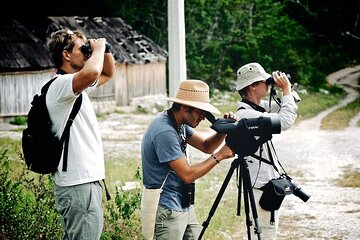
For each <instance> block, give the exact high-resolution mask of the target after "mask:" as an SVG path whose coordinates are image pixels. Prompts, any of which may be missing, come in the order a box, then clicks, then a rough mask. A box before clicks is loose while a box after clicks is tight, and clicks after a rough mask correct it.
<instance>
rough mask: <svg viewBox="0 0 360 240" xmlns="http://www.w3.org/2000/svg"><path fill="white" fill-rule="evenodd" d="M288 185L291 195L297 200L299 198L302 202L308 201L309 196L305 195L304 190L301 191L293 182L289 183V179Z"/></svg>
mask: <svg viewBox="0 0 360 240" xmlns="http://www.w3.org/2000/svg"><path fill="white" fill-rule="evenodd" d="M290 183H291V187H292V188H293V194H294V195H295V196H297V197H298V198H300V199H301V200H303V201H304V202H306V201H307V200H309V198H310V195H309V194H307V193H306V192H305V191H304V190H302V188H301V187H299V186H297V185H296V184H295V183H294V182H292V181H291V178H290Z"/></svg>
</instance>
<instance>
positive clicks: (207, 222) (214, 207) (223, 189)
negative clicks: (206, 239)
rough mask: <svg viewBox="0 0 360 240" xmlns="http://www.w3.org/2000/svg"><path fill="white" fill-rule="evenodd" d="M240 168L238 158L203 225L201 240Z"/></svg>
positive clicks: (232, 164) (232, 165) (233, 163)
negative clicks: (231, 180) (230, 182)
mask: <svg viewBox="0 0 360 240" xmlns="http://www.w3.org/2000/svg"><path fill="white" fill-rule="evenodd" d="M238 166H239V159H238V158H236V159H234V161H233V162H232V163H231V167H230V169H229V171H228V173H227V175H226V177H225V180H224V182H223V184H222V185H221V188H220V190H219V193H218V195H217V196H216V199H215V201H214V203H213V205H212V207H211V209H210V212H209V215H208V218H207V219H206V220H205V221H204V222H203V224H202V226H203V228H202V230H201V232H200V235H199V237H198V239H199V240H200V239H201V238H202V236H203V235H204V232H205V230H206V228H207V227H208V226H209V223H210V220H211V218H212V216H213V215H214V213H215V211H216V208H217V206H218V205H219V202H220V200H221V198H222V196H223V195H224V192H225V189H226V187H227V185H228V184H229V181H230V179H231V176H232V174H233V172H234V170H235V169H236V168H237V167H238Z"/></svg>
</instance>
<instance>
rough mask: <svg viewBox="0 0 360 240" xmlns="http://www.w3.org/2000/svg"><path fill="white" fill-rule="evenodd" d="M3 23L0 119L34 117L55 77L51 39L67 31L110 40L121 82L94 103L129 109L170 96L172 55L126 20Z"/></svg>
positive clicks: (116, 81) (6, 20)
mask: <svg viewBox="0 0 360 240" xmlns="http://www.w3.org/2000/svg"><path fill="white" fill-rule="evenodd" d="M0 20H1V22H2V24H1V25H0V118H1V117H12V116H21V115H26V114H27V113H28V111H29V109H30V107H31V104H30V103H31V100H32V98H33V95H34V94H36V93H39V91H40V89H41V86H42V85H43V84H45V83H46V82H47V81H48V80H49V79H50V78H51V77H52V76H53V75H54V74H55V68H54V64H53V62H52V59H51V57H50V52H49V50H48V48H47V46H46V37H47V36H48V35H49V34H50V33H51V32H53V31H55V30H57V29H60V28H63V27H67V28H69V29H71V30H75V29H79V30H81V31H83V32H84V33H85V35H86V36H87V37H88V38H98V37H105V38H106V40H107V41H108V42H109V43H110V44H111V45H112V52H113V54H114V57H115V60H116V70H117V71H116V76H115V79H113V80H112V81H110V82H109V83H107V84H106V85H104V86H103V87H101V88H99V89H98V90H97V92H96V93H95V94H93V95H91V98H92V99H93V101H96V102H100V103H101V102H111V103H113V105H114V106H127V105H129V104H130V101H131V99H132V98H137V97H142V96H148V95H166V60H167V52H166V51H165V50H163V49H162V48H161V47H159V46H158V45H157V44H155V43H154V42H153V41H152V40H151V39H149V38H148V37H146V36H144V35H142V34H140V33H138V32H136V31H135V30H133V29H132V28H131V26H129V25H128V24H126V23H125V22H124V21H123V20H122V19H121V18H106V17H94V18H90V17H47V18H44V19H43V20H42V21H40V22H39V21H37V22H35V23H31V21H30V20H29V21H26V19H24V18H23V19H14V18H2V19H0ZM30 23H31V24H30Z"/></svg>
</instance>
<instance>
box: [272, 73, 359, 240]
mask: <svg viewBox="0 0 360 240" xmlns="http://www.w3.org/2000/svg"><path fill="white" fill-rule="evenodd" d="M345 76H346V77H345ZM359 76H360V68H359V67H358V68H356V69H355V70H354V69H351V71H349V69H347V71H344V70H342V71H339V72H336V73H334V74H332V75H330V76H329V77H330V79H329V81H330V82H333V83H334V82H337V83H340V84H343V85H344V87H345V90H346V91H347V92H348V96H347V98H346V99H344V100H343V101H342V102H341V103H340V104H339V105H336V106H334V107H332V108H329V109H327V110H326V111H324V112H322V113H320V114H319V115H317V116H316V117H314V118H312V119H309V120H306V121H303V122H302V123H301V124H299V125H297V126H295V127H293V128H292V129H290V130H288V131H286V132H283V133H281V135H282V136H281V138H280V137H279V138H278V139H277V138H276V137H275V139H274V144H276V145H275V146H288V147H278V148H277V149H278V150H277V151H278V155H279V156H281V159H284V161H283V162H284V164H283V165H285V169H287V170H288V171H289V172H290V175H291V176H293V177H294V179H295V180H296V181H297V182H298V185H299V186H300V187H302V188H303V190H304V191H306V192H307V193H309V194H311V198H310V199H309V201H308V202H306V203H304V202H302V201H301V200H300V199H299V198H297V197H296V196H294V195H291V196H289V197H287V198H286V200H285V202H284V205H283V206H282V209H281V211H282V212H281V214H282V215H281V217H280V226H279V232H280V234H279V238H278V239H280V240H281V239H284V240H285V239H309V240H310V239H354V240H355V239H360V205H359V203H360V188H341V187H338V186H336V185H335V181H336V179H337V178H338V177H339V176H340V175H341V174H342V173H343V171H344V170H345V169H348V168H351V169H357V170H359V169H360V161H359V159H360V128H358V127H355V123H356V121H358V119H359V117H360V114H358V115H357V116H356V117H355V118H354V119H352V122H351V124H350V127H348V128H347V129H345V130H343V131H322V130H320V123H321V119H322V118H323V117H325V116H326V115H327V114H329V113H330V112H332V111H334V110H335V109H337V108H339V107H341V106H344V105H346V104H347V103H349V102H351V101H353V100H354V99H355V98H356V97H357V96H358V92H357V91H355V90H354V89H352V88H350V87H349V86H352V87H354V86H357V87H358V85H357V82H356V80H357V79H359ZM285 160H286V162H285Z"/></svg>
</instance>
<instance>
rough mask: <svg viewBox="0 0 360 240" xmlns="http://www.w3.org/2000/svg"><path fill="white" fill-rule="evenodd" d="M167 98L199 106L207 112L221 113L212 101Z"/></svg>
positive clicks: (171, 100)
mask: <svg viewBox="0 0 360 240" xmlns="http://www.w3.org/2000/svg"><path fill="white" fill-rule="evenodd" d="M166 100H168V101H170V102H176V103H180V104H184V105H187V106H190V107H194V108H198V109H201V110H204V111H207V112H212V113H216V114H221V112H220V111H219V109H217V108H216V107H214V106H213V105H211V104H210V103H204V102H194V101H187V100H183V99H179V98H166Z"/></svg>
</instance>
